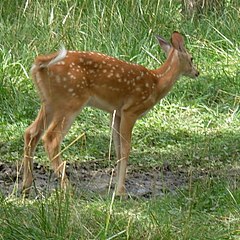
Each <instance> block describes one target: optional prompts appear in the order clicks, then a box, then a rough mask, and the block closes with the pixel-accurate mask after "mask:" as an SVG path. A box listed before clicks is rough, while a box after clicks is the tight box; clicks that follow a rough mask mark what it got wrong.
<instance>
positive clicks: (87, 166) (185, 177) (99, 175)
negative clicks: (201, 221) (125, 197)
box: [0, 162, 239, 198]
mask: <svg viewBox="0 0 240 240" xmlns="http://www.w3.org/2000/svg"><path fill="white" fill-rule="evenodd" d="M229 173H230V172H228V174H227V176H228V178H229V177H230V178H231V179H235V180H236V178H237V179H239V171H234V172H233V171H231V174H230V175H231V176H230V175H229ZM218 174H219V173H217V175H218ZM67 175H68V176H69V178H70V182H71V184H72V186H73V187H74V189H75V191H76V192H77V193H80V194H81V193H93V194H100V195H106V194H108V193H109V192H112V191H113V189H114V186H115V173H114V169H112V168H100V169H99V166H98V164H97V163H94V162H88V163H80V164H79V163H72V164H69V165H68V166H67ZM220 175H222V174H220ZM206 176H208V177H209V173H206V172H205V173H203V172H201V173H197V174H196V173H195V174H194V175H193V176H189V173H187V172H184V171H180V170H179V171H172V170H171V169H170V167H169V166H165V167H162V168H160V169H152V170H148V171H144V170H141V169H138V170H137V169H132V168H131V167H129V169H128V174H127V181H126V188H127V192H128V194H129V195H130V196H133V197H144V198H150V197H156V196H162V195H164V194H165V193H169V192H171V193H175V192H176V191H177V190H178V189H182V188H183V187H186V186H188V185H189V181H190V179H191V178H192V179H191V181H192V180H196V179H199V178H203V177H206ZM236 176H238V177H236ZM34 178H35V179H34V184H33V189H32V191H31V196H32V197H40V196H45V195H46V194H48V193H49V192H51V191H52V190H54V189H56V187H58V184H59V183H58V180H57V179H56V176H55V175H54V174H53V172H52V170H51V169H50V168H49V167H47V166H44V165H41V164H38V163H35V164H34ZM21 184H22V171H21V169H20V166H18V165H17V164H10V163H1V162H0V193H1V194H2V195H4V196H9V195H11V194H16V195H20V190H21Z"/></svg>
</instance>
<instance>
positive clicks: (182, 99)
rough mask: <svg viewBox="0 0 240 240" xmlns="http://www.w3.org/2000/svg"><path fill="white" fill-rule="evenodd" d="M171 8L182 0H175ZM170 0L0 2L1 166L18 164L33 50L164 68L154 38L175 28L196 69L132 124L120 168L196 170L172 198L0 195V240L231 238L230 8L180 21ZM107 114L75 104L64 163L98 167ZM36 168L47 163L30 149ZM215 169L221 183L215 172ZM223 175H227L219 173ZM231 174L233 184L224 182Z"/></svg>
mask: <svg viewBox="0 0 240 240" xmlns="http://www.w3.org/2000/svg"><path fill="white" fill-rule="evenodd" d="M179 2H180V1H179ZM179 2H178V1H162V0H156V1H150V0H146V1H133V0H129V1H125V2H124V4H123V2H120V1H114V0H110V1H107V0H104V1H97V0H94V1H87V0H83V1H77V0H74V1H67V0H63V1H54V0H53V1H40V0H38V1H19V0H13V1H11V3H12V4H9V2H8V1H1V3H0V11H1V14H0V39H1V42H0V60H1V63H2V64H1V67H0V109H1V110H0V136H1V139H0V161H2V162H6V161H8V162H9V161H21V158H22V154H23V153H22V148H23V139H22V135H23V132H24V129H25V128H26V127H27V126H28V125H29V124H30V123H31V122H32V121H33V119H34V118H35V116H36V114H37V111H38V109H39V100H38V97H37V95H36V91H35V89H34V87H33V84H32V82H31V80H30V79H29V69H30V68H31V64H32V62H33V59H34V57H35V56H36V55H37V54H40V53H41V54H43V53H49V52H52V51H55V50H57V49H59V47H60V44H61V43H63V44H64V45H65V46H66V48H68V49H79V50H95V51H100V52H104V53H107V54H109V55H113V56H116V57H118V58H121V59H123V60H127V61H132V62H135V63H139V64H142V65H144V66H146V67H148V68H156V67H158V63H157V62H156V61H155V60H154V59H153V58H152V57H151V56H150V55H149V54H148V52H150V53H151V54H152V55H154V56H155V57H157V58H158V59H159V60H161V61H163V59H164V55H163V54H162V53H161V51H160V48H159V47H158V45H157V42H156V41H155V39H154V35H155V34H160V35H162V36H164V37H166V38H169V37H170V34H171V32H172V31H174V30H178V31H180V32H182V33H184V34H185V36H186V45H187V47H188V49H189V50H190V52H191V53H192V54H193V55H194V59H195V62H196V64H197V65H198V68H199V70H200V72H201V76H200V77H199V78H198V79H197V80H189V79H186V78H182V79H181V80H180V81H179V82H178V83H177V84H176V86H175V87H174V89H173V90H172V92H171V93H170V94H169V95H168V96H167V97H166V98H165V99H164V100H162V101H161V103H159V104H158V105H157V106H156V107H155V108H154V109H153V110H152V111H151V112H149V114H148V115H147V116H146V117H144V118H143V119H141V120H139V121H138V123H137V124H136V127H135V129H134V137H133V146H132V153H131V159H130V164H131V165H132V166H133V167H134V168H136V169H137V168H139V167H141V168H143V166H144V168H145V169H151V168H155V167H158V166H161V165H162V164H163V163H167V164H168V165H170V166H171V168H172V169H175V170H178V169H179V168H180V169H185V170H186V171H189V173H190V174H189V175H191V174H195V172H198V171H199V170H204V171H207V172H208V175H207V177H206V178H203V179H198V180H195V181H193V182H192V181H191V176H190V177H189V185H188V186H186V188H184V189H179V191H177V192H176V193H175V194H170V193H169V194H166V195H165V196H164V197H162V198H156V199H148V200H146V199H129V200H127V201H121V200H119V199H115V198H114V196H113V197H112V196H106V197H104V198H102V197H99V196H94V197H93V196H82V197H81V198H80V197H78V196H74V197H72V196H67V197H65V198H63V196H61V194H60V193H57V192H56V194H53V195H51V196H49V197H48V198H46V199H45V200H29V201H27V200H26V201H23V200H22V199H19V198H13V197H11V196H9V197H6V196H2V198H1V201H0V204H1V207H0V238H1V239H40V238H41V239H239V238H240V228H239V225H240V209H239V206H240V205H239V204H240V190H239V188H238V185H239V177H238V176H237V175H234V174H232V173H233V172H235V171H237V170H238V169H239V158H240V149H239V146H240V144H239V137H240V136H239V133H240V117H239V115H240V114H239V103H240V95H239V92H240V84H239V80H240V79H239V74H240V61H239V59H240V50H239V39H240V31H239V26H238V22H239V17H240V15H239V11H240V3H239V1H238V0H237V1H227V6H226V7H225V9H224V10H223V12H221V13H219V12H209V13H208V14H207V15H204V16H201V17H199V18H185V17H184V16H183V14H182V13H181V5H180V3H179ZM108 126H109V125H108V116H107V115H106V114H105V113H102V112H100V111H97V110H92V109H85V110H84V111H83V112H82V114H81V115H80V116H79V118H78V121H76V123H75V124H74V126H73V127H72V129H71V131H70V133H69V134H68V136H67V138H66V140H65V141H64V145H65V146H67V145H68V144H70V143H71V142H72V141H73V140H74V139H76V137H77V136H79V135H80V134H82V133H86V136H87V137H86V139H85V140H84V141H79V142H77V143H76V144H75V145H73V146H72V147H71V148H70V150H68V151H66V152H64V154H63V157H64V158H65V159H68V160H69V161H75V160H77V161H90V160H92V159H97V160H98V161H99V162H100V166H101V162H102V164H103V165H106V164H108V145H109V128H108ZM36 161H43V162H44V161H46V157H45V156H44V154H43V149H42V147H39V150H38V153H37V155H36ZM216 171H218V172H221V171H223V172H225V173H227V174H225V177H221V176H222V175H216V174H214V173H215V172H216ZM226 175H229V176H230V177H226ZM232 175H234V177H231V176H232Z"/></svg>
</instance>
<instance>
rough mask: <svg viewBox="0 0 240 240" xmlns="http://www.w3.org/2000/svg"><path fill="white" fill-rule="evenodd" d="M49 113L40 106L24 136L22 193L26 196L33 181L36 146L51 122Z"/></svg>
mask: <svg viewBox="0 0 240 240" xmlns="http://www.w3.org/2000/svg"><path fill="white" fill-rule="evenodd" d="M50 112H51V111H49V109H48V108H47V107H46V106H44V105H42V106H41V109H40V111H39V113H38V116H37V118H36V119H35V121H34V122H33V123H32V124H31V125H30V126H29V127H28V128H27V129H26V131H25V135H24V141H25V142H24V158H23V193H25V194H28V193H29V190H30V187H31V185H32V181H33V156H34V152H35V149H36V147H37V144H38V142H39V140H40V138H41V136H42V134H43V133H44V131H45V129H46V128H47V127H48V125H49V123H50V121H51V113H50Z"/></svg>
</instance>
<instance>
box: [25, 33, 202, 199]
mask: <svg viewBox="0 0 240 240" xmlns="http://www.w3.org/2000/svg"><path fill="white" fill-rule="evenodd" d="M157 39H158V42H159V44H160V46H161V48H162V49H163V50H164V52H165V53H166V55H167V59H166V61H165V63H164V64H163V65H162V66H161V67H160V68H158V69H156V70H149V69H147V68H145V67H143V66H141V65H138V64H132V63H128V62H125V61H121V60H119V59H116V58H114V57H110V56H107V55H104V54H101V53H97V52H79V51H67V50H65V49H62V50H61V51H59V52H57V53H53V54H50V55H46V56H38V57H37V58H36V59H35V62H34V64H33V66H32V69H31V74H32V78H33V81H34V83H35V85H36V87H37V89H38V91H39V94H40V98H41V103H42V105H41V108H40V111H39V113H38V116H37V118H36V119H35V121H34V122H33V123H32V124H31V125H30V126H29V127H28V128H27V129H26V132H25V146H24V160H23V163H24V176H23V192H24V193H26V194H27V193H28V192H29V190H30V188H31V185H32V181H33V156H34V152H35V149H36V146H37V144H38V142H39V139H40V138H41V136H42V135H43V134H44V135H43V137H42V140H43V142H44V146H45V149H46V152H47V153H48V157H49V159H50V161H51V164H52V167H53V169H54V172H55V173H56V174H57V176H58V177H59V178H61V187H65V186H66V184H67V181H68V180H67V177H66V175H65V168H64V166H63V164H62V162H61V159H60V146H61V142H62V140H63V138H64V136H65V135H66V134H67V132H68V130H69V128H70V127H71V125H72V123H73V121H74V119H75V118H76V116H77V115H78V114H79V112H80V111H81V110H82V109H83V107H85V106H92V107H96V108H99V109H102V110H104V111H107V112H109V113H110V114H113V112H114V113H115V117H114V122H113V125H112V126H113V142H114V145H115V150H116V157H117V184H116V195H120V196H121V195H124V194H125V193H126V189H125V178H126V169H127V162H128V158H129V153H130V148H131V137H132V130H133V126H134V124H135V122H136V120H137V119H138V118H139V117H141V116H142V115H144V114H145V113H146V112H148V111H149V110H150V109H151V108H152V107H153V106H154V105H155V104H156V103H158V102H159V100H160V99H162V98H163V97H164V96H165V95H166V94H167V93H168V92H169V91H170V89H171V88H172V86H173V84H174V83H175V82H176V80H177V79H178V78H179V77H180V76H181V75H184V76H188V77H191V78H196V77H197V76H198V75H199V72H198V70H197V69H196V68H195V67H194V66H193V63H192V57H191V55H190V54H189V53H188V52H187V51H186V49H185V47H184V39H183V36H182V35H181V34H180V33H178V32H173V34H172V36H171V44H170V43H168V42H167V41H166V40H164V39H163V38H162V37H160V36H157Z"/></svg>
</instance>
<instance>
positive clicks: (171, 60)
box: [152, 49, 181, 99]
mask: <svg viewBox="0 0 240 240" xmlns="http://www.w3.org/2000/svg"><path fill="white" fill-rule="evenodd" d="M170 51H171V52H170V53H169V55H168V58H167V60H166V61H165V63H164V64H163V65H162V66H161V67H160V68H158V69H156V70H153V71H152V72H153V73H154V75H155V76H156V78H157V95H158V98H159V99H161V98H162V97H164V96H165V95H166V94H167V93H168V92H169V91H170V90H171V88H172V86H173V85H174V83H175V82H176V80H177V79H178V78H179V77H180V75H181V65H180V61H179V58H178V52H177V51H176V50H175V49H172V50H170Z"/></svg>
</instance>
